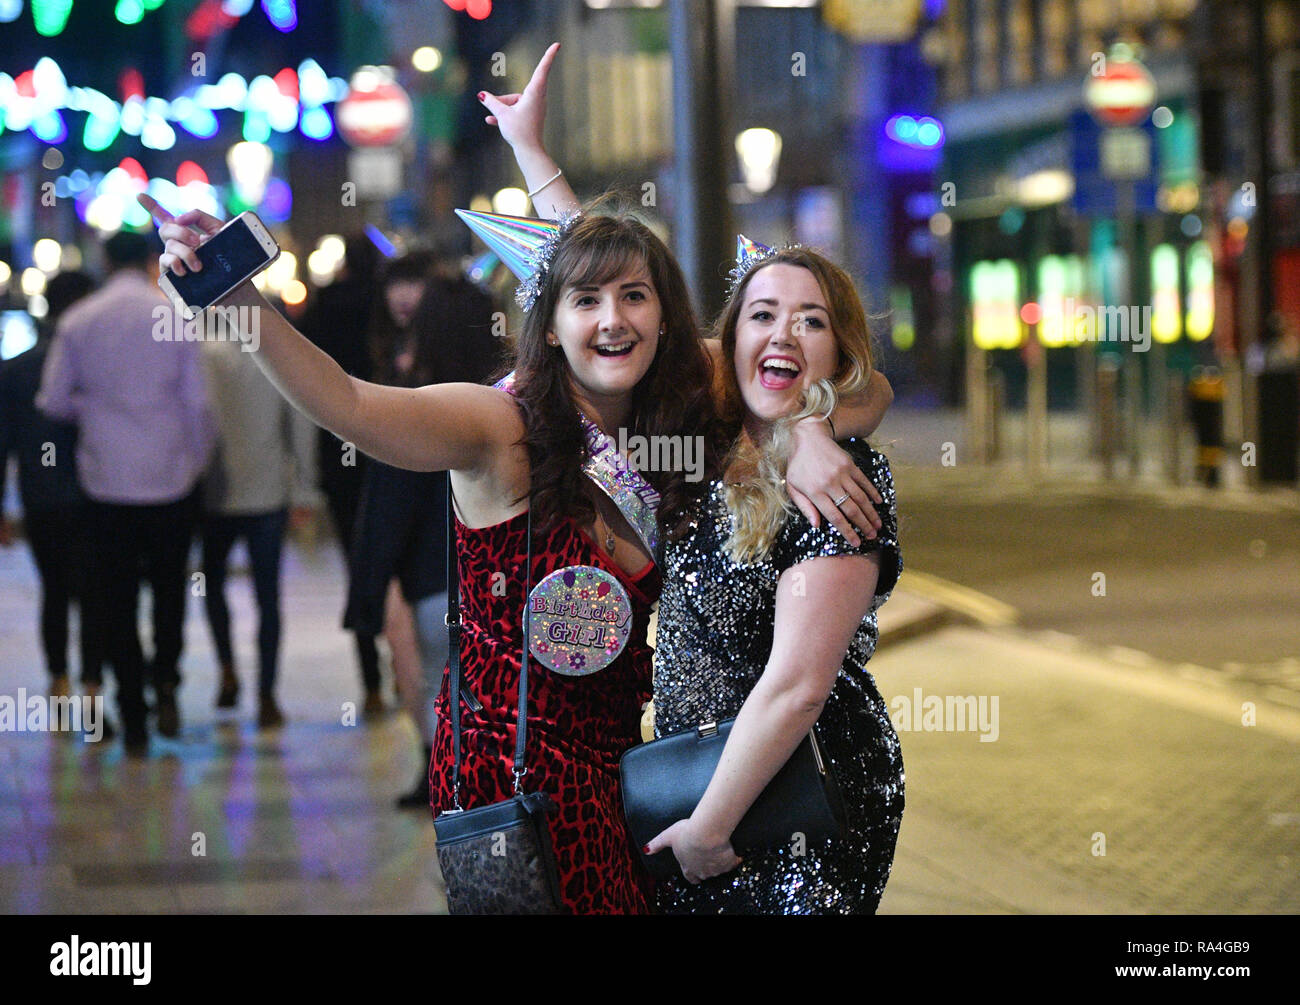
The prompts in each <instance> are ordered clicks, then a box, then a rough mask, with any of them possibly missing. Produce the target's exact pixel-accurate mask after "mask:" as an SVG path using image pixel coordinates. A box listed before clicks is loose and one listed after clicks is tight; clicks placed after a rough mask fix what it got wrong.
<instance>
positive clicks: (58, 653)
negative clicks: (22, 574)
mask: <svg viewBox="0 0 1300 1005" xmlns="http://www.w3.org/2000/svg"><path fill="white" fill-rule="evenodd" d="M23 528H24V530H25V532H26V534H27V543H28V544H29V545H30V546H31V549H32V558H33V559H34V560H35V562H36V571H37V573H38V574H39V576H40V579H41V647H42V648H43V649H44V650H45V665H46V667H47V668H48V670H49V672H50V676H51V677H65V676H67V674H68V607H69V605H70V604H71V603H72V602H73V600H74V599H75V600H76V602H77V604H78V606H79V607H80V609H81V618H80V621H81V627H80V630H79V632H78V635H79V638H78V642H79V647H78V648H79V649H80V651H81V683H82V684H83V685H84V684H95V685H97V684H100V683H102V681H103V665H102V664H103V650H102V645H101V642H100V633H99V629H98V627H97V626H96V624H95V614H96V613H97V612H96V609H95V605H94V604H93V603H86V600H85V593H86V587H87V585H88V584H89V581H90V580H89V573H90V569H89V568H88V566H89V563H90V558H91V555H90V547H89V545H90V540H89V538H90V533H91V528H90V514H89V511H88V509H87V508H86V507H85V506H66V507H59V508H57V509H29V510H27V511H26V512H24V513H23Z"/></svg>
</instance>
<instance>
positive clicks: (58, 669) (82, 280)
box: [0, 270, 111, 732]
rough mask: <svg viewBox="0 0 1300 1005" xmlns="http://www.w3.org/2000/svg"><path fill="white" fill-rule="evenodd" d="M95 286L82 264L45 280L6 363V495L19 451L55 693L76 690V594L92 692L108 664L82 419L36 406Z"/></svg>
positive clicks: (85, 678)
mask: <svg viewBox="0 0 1300 1005" xmlns="http://www.w3.org/2000/svg"><path fill="white" fill-rule="evenodd" d="M94 288H95V281H94V279H93V278H91V276H90V275H89V274H88V273H85V272H81V271H79V270H74V271H67V272H60V273H59V274H58V275H56V276H53V277H52V278H51V279H50V280H49V282H48V283H47V284H46V286H45V300H46V302H47V304H48V305H49V310H48V312H47V313H46V315H45V317H44V318H40V319H38V320H37V324H36V331H37V341H36V344H35V345H34V346H32V347H31V348H30V349H28V350H27V351H26V352H23V353H19V354H18V355H17V356H15V357H14V358H13V359H10V360H6V361H5V362H3V363H0V501H3V499H4V496H5V475H6V473H7V471H8V467H9V457H10V455H11V454H12V455H14V456H15V457H16V458H17V461H18V494H19V498H20V499H21V500H22V507H23V533H24V535H25V536H26V538H27V544H28V546H29V547H30V548H31V551H32V559H33V561H34V562H35V564H36V573H37V575H38V576H39V578H40V582H41V610H40V626H41V648H42V651H43V652H44V655H45V666H46V670H47V671H48V673H49V677H50V694H51V695H53V696H56V697H60V696H64V695H67V694H69V693H70V684H69V681H68V678H69V673H68V610H69V607H70V606H71V604H72V603H73V601H74V599H75V602H76V603H77V605H78V608H79V625H78V630H77V634H78V643H79V645H78V649H79V651H80V654H81V687H82V689H83V690H84V691H85V693H87V694H89V695H90V696H91V697H94V696H95V695H96V694H98V692H99V688H100V685H101V684H102V681H103V678H102V672H103V668H102V666H101V662H102V653H101V651H100V645H99V638H98V633H97V632H96V630H95V626H94V623H93V620H92V617H91V614H90V612H89V610H88V605H87V604H86V603H85V600H84V597H85V591H86V586H87V580H86V571H87V562H88V554H87V550H86V546H87V539H86V498H85V496H83V495H82V493H81V489H80V487H79V486H78V485H77V473H76V468H75V463H74V457H75V451H76V442H77V427H76V426H75V425H74V424H73V423H70V422H60V421H58V420H56V419H51V418H49V417H48V416H46V415H45V414H44V413H43V412H41V411H40V410H39V409H37V407H36V393H37V391H38V390H39V389H40V384H41V369H42V368H43V367H44V365H45V360H46V357H47V356H48V355H49V350H50V346H51V345H52V344H53V340H54V331H55V328H56V326H57V325H58V322H59V319H60V318H61V317H62V316H63V314H64V312H65V311H66V310H67V309H68V308H69V307H71V306H72V305H73V304H74V303H76V302H77V301H78V300H80V299H81V298H82V297H84V296H86V295H87V294H89V293H90V292H91V291H92V290H94ZM13 537H14V531H13V525H12V524H11V523H10V521H9V518H8V517H7V516H5V515H4V514H3V512H0V545H4V546H5V547H8V546H10V545H11V544H12V543H13ZM110 732H111V730H110Z"/></svg>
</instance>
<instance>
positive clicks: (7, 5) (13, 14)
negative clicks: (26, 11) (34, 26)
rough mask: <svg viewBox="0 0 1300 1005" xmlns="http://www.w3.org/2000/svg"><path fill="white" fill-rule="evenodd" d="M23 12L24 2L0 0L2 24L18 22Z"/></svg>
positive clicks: (20, 0)
mask: <svg viewBox="0 0 1300 1005" xmlns="http://www.w3.org/2000/svg"><path fill="white" fill-rule="evenodd" d="M22 12H23V0H0V24H8V23H9V22H10V21H16V20H17V19H18V15H19V14H21V13H22Z"/></svg>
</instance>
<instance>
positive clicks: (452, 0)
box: [443, 0, 492, 21]
mask: <svg viewBox="0 0 1300 1005" xmlns="http://www.w3.org/2000/svg"><path fill="white" fill-rule="evenodd" d="M443 3H445V4H446V5H447V6H448V7H450V8H451V9H452V10H454V11H457V12H459V11H464V12H465V13H466V14H468V15H469V16H470V17H472V18H473V19H474V20H475V21H483V20H485V19H486V18H487V17H488V15H490V14H491V13H492V0H443Z"/></svg>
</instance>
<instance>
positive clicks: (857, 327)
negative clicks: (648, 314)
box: [716, 247, 873, 564]
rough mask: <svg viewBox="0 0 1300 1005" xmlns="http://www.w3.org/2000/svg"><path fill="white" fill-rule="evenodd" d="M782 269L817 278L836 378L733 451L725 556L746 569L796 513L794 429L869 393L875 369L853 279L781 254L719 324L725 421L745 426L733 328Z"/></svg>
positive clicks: (820, 261) (806, 255) (806, 258)
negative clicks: (791, 478) (757, 287)
mask: <svg viewBox="0 0 1300 1005" xmlns="http://www.w3.org/2000/svg"><path fill="white" fill-rule="evenodd" d="M782 264H784V265H797V266H799V267H801V268H805V269H807V270H808V271H809V272H811V273H812V274H813V276H814V277H815V278H816V280H817V283H818V285H819V286H820V287H821V291H822V295H823V296H824V297H825V298H826V306H827V312H828V313H829V314H830V322H831V331H832V333H833V334H834V336H835V342H836V346H837V348H838V349H839V363H838V365H837V366H836V368H835V372H834V374H832V376H831V377H829V378H822V379H821V380H818V381H816V382H814V383H813V384H811V385H809V386H808V388H807V389H805V391H804V393H803V394H802V395H801V397H800V401H799V407H798V408H797V409H796V410H795V411H794V412H792V413H791V414H789V415H786V416H782V417H781V418H780V419H778V420H777V421H776V422H775V423H774V424H773V428H772V432H771V435H770V436H769V437H768V438H767V439H766V440H765V441H764V442H763V443H761V444H755V443H754V442H753V441H752V440H751V439H750V438H749V437H748V436H744V435H742V436H740V437H738V438H737V440H736V443H735V446H734V447H733V448H732V451H731V455H730V456H729V457H728V459H727V465H726V470H727V474H726V477H725V489H724V493H725V500H726V504H727V509H728V511H730V513H731V521H732V529H731V535H730V536H729V537H728V538H727V541H726V544H725V546H724V547H725V549H726V552H727V555H728V557H730V558H731V559H732V560H733V561H735V562H738V563H742V564H744V563H748V562H754V561H759V560H761V559H763V558H764V557H766V556H767V554H768V552H770V551H771V550H772V544H773V543H774V542H775V541H776V537H777V535H778V534H779V533H780V532H781V528H782V527H784V526H785V522H786V520H787V519H788V518H789V517H790V516H791V515H792V514H793V513H794V504H793V503H792V502H791V501H790V497H789V495H788V494H787V493H786V489H785V471H786V466H787V465H788V463H789V460H790V448H791V442H792V439H793V431H794V425H795V423H796V422H799V421H800V420H801V419H805V418H807V417H808V416H810V415H822V416H825V415H830V413H831V412H832V411H834V410H835V405H836V403H837V402H838V401H839V399H840V397H841V396H843V395H854V394H858V393H860V392H862V391H864V390H865V389H866V388H867V385H868V384H869V382H870V380H871V371H872V368H873V357H872V351H871V329H870V327H869V326H868V325H867V314H866V311H865V310H863V307H862V301H861V299H860V298H859V297H858V291H857V289H856V288H855V287H854V285H853V280H852V279H851V278H850V277H849V274H848V273H847V272H845V271H844V270H843V269H841V268H840V267H839V266H838V265H836V264H835V263H834V262H832V261H830V260H829V259H827V258H826V257H825V256H824V255H821V254H819V253H818V252H815V251H813V250H811V249H809V248H801V247H799V248H784V249H782V250H780V251H778V252H777V253H776V254H774V255H772V256H771V257H770V258H768V259H765V260H764V261H763V262H762V263H761V264H760V265H758V266H756V267H755V268H753V269H751V270H750V272H749V273H748V275H746V276H745V278H744V280H742V281H741V283H740V285H739V286H737V288H736V291H735V292H734V293H733V294H732V296H731V299H730V300H729V301H728V302H727V306H726V307H725V308H723V311H722V316H721V317H720V318H719V319H718V323H717V326H716V330H717V334H718V336H719V337H720V338H721V340H722V351H723V358H724V359H726V360H727V365H725V366H724V367H722V370H723V373H722V378H723V381H724V397H723V400H724V410H725V413H726V416H727V418H728V419H730V420H731V421H733V422H735V423H741V422H743V420H744V417H745V404H744V399H743V398H742V397H741V394H740V383H739V381H738V379H737V377H736V368H735V365H734V362H733V361H734V359H735V351H736V326H737V324H738V323H739V321H740V312H741V308H742V307H743V305H744V299H745V290H746V288H747V287H748V286H749V281H750V280H751V279H753V278H754V275H755V274H756V273H757V272H759V271H760V270H762V269H765V268H767V267H768V266H770V265H782Z"/></svg>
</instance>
